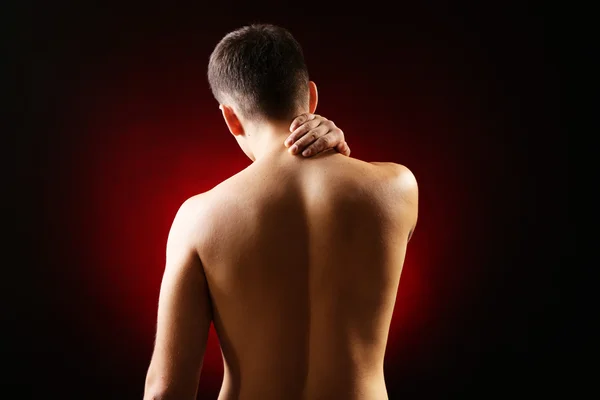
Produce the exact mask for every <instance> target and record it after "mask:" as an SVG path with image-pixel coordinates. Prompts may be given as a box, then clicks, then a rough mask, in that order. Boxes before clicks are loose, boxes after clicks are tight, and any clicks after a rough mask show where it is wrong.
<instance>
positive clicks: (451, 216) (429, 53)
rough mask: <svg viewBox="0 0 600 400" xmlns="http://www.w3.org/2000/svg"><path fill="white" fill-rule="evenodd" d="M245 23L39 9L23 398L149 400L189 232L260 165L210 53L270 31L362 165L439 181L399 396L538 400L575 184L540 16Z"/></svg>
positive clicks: (417, 12)
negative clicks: (224, 97)
mask: <svg viewBox="0 0 600 400" xmlns="http://www.w3.org/2000/svg"><path fill="white" fill-rule="evenodd" d="M230 6H231V7H232V9H233V8H235V7H234V6H233V5H230ZM227 8H229V6H225V5H224V6H223V7H222V8H221V9H218V7H214V8H213V9H208V8H206V7H205V6H199V5H198V6H194V7H189V6H187V7H184V6H181V7H177V6H175V5H167V3H164V4H163V3H160V4H152V3H150V2H147V3H144V4H143V5H140V6H139V7H135V6H130V7H124V6H123V4H119V5H112V6H110V5H103V6H90V5H87V6H82V5H77V4H75V3H73V4H57V3H52V4H48V5H42V4H38V5H36V6H34V7H32V8H31V9H30V10H29V11H28V14H27V18H28V19H27V21H28V24H24V25H23V26H21V27H20V28H21V29H20V30H19V32H22V33H23V36H22V37H21V38H22V39H23V40H24V43H26V45H27V46H28V47H27V51H23V52H22V53H21V55H24V56H25V57H24V60H25V62H24V65H23V66H22V68H23V69H22V70H21V71H23V72H25V74H24V76H25V78H26V79H25V81H26V84H27V87H28V88H29V91H28V94H29V95H31V100H32V101H31V102H30V103H27V104H28V105H29V106H28V107H26V108H25V109H26V111H27V112H28V113H29V114H27V116H28V119H27V125H26V127H27V128H28V130H26V131H23V133H22V134H21V135H19V136H17V151H16V152H15V154H16V155H17V161H16V165H17V167H18V168H17V180H16V181H15V182H17V186H16V188H17V191H16V192H15V193H18V194H19V196H16V198H17V208H16V210H17V212H16V213H15V214H14V215H15V216H16V217H17V221H16V222H17V224H16V225H15V226H16V227H17V228H16V231H15V232H16V234H15V238H16V242H17V246H16V247H14V249H15V250H16V251H17V252H18V254H19V260H20V263H21V265H22V266H20V267H19V268H18V271H17V272H21V273H20V274H18V275H15V278H14V280H11V281H10V282H9V284H8V286H9V289H11V290H9V291H7V293H10V295H11V303H9V306H8V307H7V316H8V321H10V326H11V327H13V328H14V327H16V328H17V329H16V330H14V331H13V330H10V332H14V333H15V335H14V338H13V339H11V340H8V341H6V343H7V344H8V346H6V349H4V350H3V352H4V354H6V355H13V356H15V357H14V359H15V362H14V363H13V368H12V371H13V372H17V374H15V376H14V378H12V377H10V378H7V382H8V383H10V384H11V385H13V386H15V387H18V388H19V390H21V391H23V393H24V395H25V393H27V394H31V393H45V394H56V395H57V396H58V397H60V398H80V399H92V398H94V399H95V398H98V399H100V398H102V399H106V398H111V399H136V398H141V396H142V392H143V385H144V378H145V373H146V368H147V366H148V362H149V360H150V356H151V352H152V346H153V335H154V328H155V316H156V305H157V299H158V289H159V285H160V280H161V274H162V268H163V262H164V251H165V241H166V237H167V233H168V229H169V227H170V224H171V221H172V218H173V217H174V215H175V212H176V211H177V208H178V206H179V205H180V204H181V202H182V201H184V200H185V199H186V198H187V197H189V196H191V195H193V194H196V193H199V192H202V191H206V190H209V189H211V188H212V187H213V186H214V185H216V184H217V183H219V182H220V181H222V180H223V179H226V178H227V177H229V176H231V175H232V174H235V173H236V172H238V171H239V170H241V169H242V168H244V167H245V166H246V165H248V164H249V162H250V161H249V160H248V159H246V158H245V156H244V154H243V153H242V151H241V150H240V149H239V148H238V147H237V144H236V142H235V140H233V138H232V137H231V135H230V134H229V133H228V131H227V129H226V126H225V124H224V123H223V121H222V118H221V115H220V112H219V110H218V108H217V103H216V101H215V100H214V99H213V98H212V95H211V93H210V90H209V87H208V83H207V81H206V67H207V62H208V57H209V55H210V52H211V51H212V49H213V48H214V46H215V45H216V43H217V42H218V41H219V40H220V38H221V37H222V36H223V35H225V34H226V33H227V32H229V31H230V30H233V29H235V28H238V27H240V26H242V25H244V24H247V23H251V22H268V23H275V24H280V25H282V26H284V27H286V28H288V29H289V30H290V31H291V32H292V33H293V34H294V36H295V37H296V38H297V40H298V41H299V42H300V43H301V45H302V46H303V48H304V51H305V58H306V61H307V64H308V68H309V72H310V75H311V79H312V80H314V81H316V83H317V85H318V88H319V94H320V102H319V107H318V110H317V111H318V113H320V114H322V115H324V116H326V117H327V118H330V119H332V120H333V121H335V122H336V123H337V125H338V126H340V127H341V128H342V129H343V130H344V132H345V134H346V137H347V140H348V142H349V144H350V146H351V148H352V151H353V154H352V156H353V157H357V158H360V159H364V160H367V161H395V162H399V163H402V164H405V165H407V166H408V167H409V168H410V169H411V170H412V171H413V172H414V174H415V175H416V177H417V179H418V181H419V184H420V218H419V224H418V227H417V230H416V232H415V234H414V237H413V240H412V241H411V243H410V245H409V249H408V254H407V260H406V264H405V269H404V272H403V276H402V279H401V283H400V288H399V291H398V299H397V304H396V308H395V312H394V317H393V322H392V327H391V331H390V339H389V345H388V350H387V355H386V364H385V367H386V371H385V372H386V381H387V385H388V390H389V394H390V398H391V399H395V398H415V399H423V398H455V397H456V398H463V396H465V395H467V394H472V395H476V394H480V395H482V396H483V397H484V398H486V397H487V395H486V393H488V394H489V392H490V391H491V392H493V393H494V394H503V393H504V394H508V393H512V391H513V390H515V388H516V387H517V386H518V387H520V388H521V389H520V390H526V391H530V392H531V393H535V392H536V391H539V388H538V389H536V383H537V382H539V381H541V380H540V379H541V378H540V377H541V376H543V375H544V374H546V371H548V370H550V368H551V367H550V366H551V363H550V360H549V358H548V357H549V356H548V355H547V353H546V350H547V349H549V348H550V347H551V346H556V345H557V344H560V338H559V336H558V334H557V333H556V331H554V330H552V329H547V325H548V323H549V322H548V321H549V319H548V316H549V315H550V312H551V310H552V309H553V307H555V306H556V305H557V304H558V302H559V296H558V288H557V282H556V270H555V268H554V267H553V264H551V262H553V261H557V260H559V259H560V257H561V256H560V255H559V254H556V253H555V254H551V255H550V256H549V255H548V254H547V253H542V252H539V251H538V250H541V249H543V248H552V246H553V242H552V241H553V240H554V241H556V238H555V237H554V236H551V235H550V227H551V226H556V224H558V223H559V222H563V221H566V217H563V216H562V215H560V213H558V212H556V210H560V208H561V205H564V204H566V190H561V189H558V190H557V191H556V193H555V194H554V197H551V198H548V197H545V196H542V194H541V193H542V190H544V189H545V188H546V187H547V186H549V185H551V184H553V185H556V183H553V182H560V181H562V182H566V173H567V172H566V166H565V168H564V170H563V169H561V168H556V170H552V171H551V172H550V173H548V171H547V170H546V168H544V165H546V163H545V161H546V160H550V159H551V158H553V157H555V156H554V154H555V151H556V150H557V149H558V148H559V146H561V147H563V148H564V147H566V138H558V137H557V136H554V135H553V131H551V129H550V128H551V127H552V126H553V125H554V121H555V120H556V119H557V118H558V113H557V112H556V110H555V109H554V108H553V107H554V106H555V105H556V104H555V103H552V101H551V96H552V95H553V94H556V93H557V92H558V91H559V90H560V82H559V80H558V72H557V70H556V69H555V68H554V63H553V62H554V58H553V53H552V52H551V51H550V49H549V48H548V47H547V46H546V45H545V43H544V34H545V26H544V19H543V17H542V16H541V15H542V14H541V12H539V10H534V9H533V8H531V7H526V6H519V7H511V6H509V5H507V4H505V5H504V6H503V7H502V8H501V9H483V8H481V7H479V8H466V7H465V8H460V7H456V8H450V7H438V8H432V9H428V10H425V9H410V10H409V9H404V10H401V12H394V13H392V12H391V11H390V12H388V11H385V10H377V11H375V10H355V11H356V13H355V14H356V15H355V16H344V15H341V14H340V12H338V13H329V14H328V13H325V12H324V11H323V10H320V9H319V8H318V7H317V8H315V7H314V6H312V5H307V6H303V7H298V8H297V9H293V8H289V9H270V10H269V11H267V9H261V8H260V7H258V6H254V5H253V6H246V8H245V9H239V8H235V11H236V15H231V14H225V11H227V10H226V9H227ZM229 11H231V10H229ZM24 104H25V103H24ZM559 139H560V140H559ZM563 157H564V159H565V160H566V154H564V155H563ZM565 164H566V163H565ZM564 185H565V186H566V183H564ZM550 212H552V213H553V214H552V215H553V216H554V217H553V219H552V220H548V219H547V216H548V215H549V213H550ZM209 342H210V343H209V348H208V350H207V355H206V361H205V367H204V372H203V376H202V379H201V387H200V393H199V398H207V399H210V398H216V394H217V393H218V390H219V387H220V381H221V377H222V364H221V360H220V353H219V349H218V341H217V339H216V335H215V334H214V331H212V332H211V337H210V340H209ZM26 372H29V375H24V374H22V373H26ZM538 374H539V375H538ZM546 379H547V378H546Z"/></svg>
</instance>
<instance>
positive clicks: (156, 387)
mask: <svg viewBox="0 0 600 400" xmlns="http://www.w3.org/2000/svg"><path fill="white" fill-rule="evenodd" d="M197 215H198V211H197V204H195V202H193V201H191V200H188V201H186V202H185V203H184V204H183V205H182V206H181V207H180V209H179V211H178V212H177V215H176V216H175V218H174V220H173V224H172V226H171V230H170V231H169V237H168V239H167V249H166V263H165V270H164V274H163V278H162V283H161V288H160V295H159V301H158V317H157V327H156V342H155V345H154V352H153V355H152V360H151V362H150V368H149V370H148V376H147V378H146V396H152V395H155V394H156V393H157V392H159V394H164V393H165V392H168V393H169V394H174V395H176V396H177V398H182V399H183V398H190V399H192V398H195V396H196V391H197V388H198V382H199V379H200V371H201V368H202V361H203V358H204V351H205V349H206V341H207V338H208V330H209V327H210V323H211V321H212V312H211V305H210V297H209V292H208V286H207V282H206V277H205V275H204V271H203V266H202V262H201V260H200V257H199V255H198V252H197V250H196V248H197V246H196V244H195V243H196V241H197V233H196V231H197V229H196V227H197V223H198V219H197Z"/></svg>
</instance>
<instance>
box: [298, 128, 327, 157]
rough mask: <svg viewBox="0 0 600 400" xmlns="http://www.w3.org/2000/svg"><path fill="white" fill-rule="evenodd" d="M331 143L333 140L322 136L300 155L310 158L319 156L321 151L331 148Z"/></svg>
mask: <svg viewBox="0 0 600 400" xmlns="http://www.w3.org/2000/svg"><path fill="white" fill-rule="evenodd" d="M332 141H333V139H332V137H331V135H329V134H328V135H323V136H321V137H320V138H318V139H317V140H315V141H314V142H313V143H311V144H310V145H308V147H307V148H306V149H305V150H304V151H303V152H302V155H303V156H304V157H311V156H314V155H316V154H319V153H320V152H322V151H323V150H327V149H330V148H332V147H333V143H332Z"/></svg>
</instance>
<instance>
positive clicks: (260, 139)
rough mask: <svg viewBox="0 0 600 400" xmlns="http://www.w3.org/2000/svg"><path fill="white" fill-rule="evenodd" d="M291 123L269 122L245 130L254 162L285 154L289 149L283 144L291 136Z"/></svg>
mask: <svg viewBox="0 0 600 400" xmlns="http://www.w3.org/2000/svg"><path fill="white" fill-rule="evenodd" d="M290 124H291V121H290V122H268V123H260V124H255V125H252V126H249V127H247V128H246V129H245V131H246V133H245V136H246V140H247V143H248V145H249V148H250V151H251V152H252V154H253V156H254V161H258V160H260V159H261V158H264V157H265V156H268V155H271V154H276V153H283V152H285V151H287V148H286V147H285V145H284V144H283V142H284V141H285V139H286V138H287V137H288V136H289V135H290V133H291V132H290V130H289V127H290Z"/></svg>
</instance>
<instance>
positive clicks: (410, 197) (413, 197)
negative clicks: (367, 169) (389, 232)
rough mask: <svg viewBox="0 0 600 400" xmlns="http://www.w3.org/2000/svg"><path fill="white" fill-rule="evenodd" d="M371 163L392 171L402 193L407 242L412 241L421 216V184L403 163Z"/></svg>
mask: <svg viewBox="0 0 600 400" xmlns="http://www.w3.org/2000/svg"><path fill="white" fill-rule="evenodd" d="M369 164H373V165H376V166H378V167H383V168H386V169H387V170H388V171H391V173H392V176H393V178H394V187H395V188H396V190H397V193H399V194H400V198H401V199H402V207H401V208H400V210H401V212H402V219H403V220H404V221H407V224H406V225H407V227H409V231H408V232H407V235H408V236H407V242H409V241H410V239H411V238H412V235H413V233H414V231H415V228H416V226H417V219H418V216H419V186H418V184H417V179H416V178H415V176H414V174H413V173H412V171H411V170H410V169H408V168H407V167H405V166H404V165H402V164H396V163H393V162H375V161H373V162H370V163H369Z"/></svg>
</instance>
